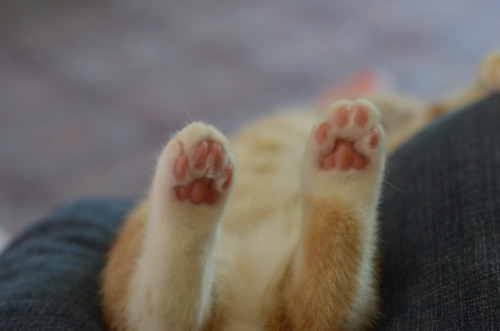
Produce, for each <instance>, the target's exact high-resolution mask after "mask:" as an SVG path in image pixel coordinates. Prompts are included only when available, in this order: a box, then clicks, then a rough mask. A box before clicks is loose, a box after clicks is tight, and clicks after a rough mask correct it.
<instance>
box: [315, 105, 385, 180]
mask: <svg viewBox="0 0 500 331" xmlns="http://www.w3.org/2000/svg"><path fill="white" fill-rule="evenodd" d="M379 117H380V115H379V113H378V110H377V109H376V108H375V107H374V106H373V105H371V104H370V103H368V102H364V101H358V102H355V103H349V102H339V103H337V104H335V105H334V106H332V109H331V111H330V113H329V114H328V117H327V119H326V121H324V122H322V123H321V124H320V125H319V126H318V128H317V129H316V142H317V143H318V145H319V148H320V155H319V164H320V165H321V167H322V168H323V169H324V170H330V169H334V168H335V169H338V170H343V171H346V170H349V169H354V170H362V169H363V168H365V166H366V164H367V162H368V161H369V157H370V156H371V154H372V153H373V152H374V150H375V149H376V148H377V146H378V143H379V135H380V133H379V131H380V129H378V128H377V123H378V121H379Z"/></svg>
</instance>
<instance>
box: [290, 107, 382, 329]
mask: <svg viewBox="0 0 500 331" xmlns="http://www.w3.org/2000/svg"><path fill="white" fill-rule="evenodd" d="M379 121H380V112H379V110H378V109H377V107H376V106H375V105H374V104H373V103H371V102H369V101H366V100H358V101H355V102H349V101H340V102H337V103H335V104H333V106H332V107H331V108H330V110H329V111H328V112H327V118H326V120H325V121H323V122H321V123H320V124H319V125H318V126H316V127H315V128H314V129H313V131H312V133H311V135H310V137H309V140H308V142H307V146H306V152H305V158H304V162H303V168H302V194H303V213H304V215H303V229H302V233H301V238H300V245H299V247H298V250H297V253H296V255H295V256H294V258H295V259H294V260H293V261H292V263H291V265H290V267H289V268H290V269H289V273H288V274H289V276H288V277H289V279H288V280H284V281H285V282H288V285H286V287H285V288H286V289H285V294H284V298H285V300H284V302H285V305H286V306H287V308H286V310H287V311H286V315H287V320H288V321H289V324H290V325H289V328H291V329H294V330H340V329H341V330H344V329H359V328H360V327H361V326H363V325H365V324H367V323H368V322H369V320H370V319H371V318H372V317H373V314H374V310H375V309H376V306H377V295H376V291H375V289H374V275H373V273H374V271H373V269H374V266H373V254H374V249H375V239H374V237H375V230H376V229H375V216H376V208H377V203H378V199H379V192H380V186H381V180H382V176H383V170H384V154H385V151H384V149H385V147H384V145H385V138H384V131H383V129H382V127H381V126H380V125H379Z"/></svg>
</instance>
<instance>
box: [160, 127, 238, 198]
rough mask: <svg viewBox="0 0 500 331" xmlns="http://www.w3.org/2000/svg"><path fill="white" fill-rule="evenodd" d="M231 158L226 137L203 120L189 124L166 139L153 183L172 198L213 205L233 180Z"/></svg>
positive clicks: (233, 162) (232, 159)
mask: <svg viewBox="0 0 500 331" xmlns="http://www.w3.org/2000/svg"><path fill="white" fill-rule="evenodd" d="M234 164H235V161H234V157H233V155H232V154H231V151H230V149H229V144H228V141H227V139H226V137H225V136H224V135H223V134H221V133H220V132H219V131H218V130H217V129H215V128H214V127H212V126H210V125H206V124H203V123H199V122H196V123H192V124H190V125H188V126H187V127H186V128H184V129H183V130H181V131H180V132H179V133H177V135H176V136H175V137H174V138H172V139H171V140H170V142H169V143H168V145H167V147H166V148H165V150H164V151H163V153H162V155H161V158H160V164H159V167H158V170H157V171H158V172H159V174H157V178H155V183H154V185H155V186H158V185H159V186H163V187H165V188H166V189H167V190H168V191H167V192H164V193H165V194H166V195H167V196H170V197H171V198H172V199H173V202H175V201H187V202H190V203H192V204H195V205H202V204H208V205H211V204H214V203H216V202H218V201H219V200H220V198H221V196H222V195H226V193H227V191H228V189H229V188H230V186H231V184H232V182H233V173H234Z"/></svg>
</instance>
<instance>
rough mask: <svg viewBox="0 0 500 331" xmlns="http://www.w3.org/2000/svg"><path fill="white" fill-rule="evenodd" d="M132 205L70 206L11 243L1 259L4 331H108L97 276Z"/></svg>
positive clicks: (100, 202)
mask: <svg viewBox="0 0 500 331" xmlns="http://www.w3.org/2000/svg"><path fill="white" fill-rule="evenodd" d="M131 206H132V204H131V202H129V201H124V200H106V199H99V200H82V201H77V202H73V203H69V204H67V205H64V206H62V207H61V208H59V209H57V210H56V211H54V212H53V213H52V214H51V215H50V216H48V217H47V218H46V219H44V220H42V221H41V222H40V223H38V224H37V225H36V226H34V227H33V228H31V229H30V230H28V231H27V232H26V233H25V234H24V235H22V236H21V237H20V238H18V239H17V240H16V241H15V242H14V243H12V245H11V246H10V247H9V248H8V249H7V251H5V252H4V254H2V256H1V257H0V330H2V331H3V330H16V331H17V330H104V325H103V324H102V322H101V313H100V308H99V298H98V294H97V293H98V276H99V273H100V271H101V269H102V267H103V264H104V259H105V255H106V252H107V250H108V249H109V246H110V244H111V242H112V239H113V238H114V236H115V235H116V230H117V228H118V227H119V224H120V223H121V221H122V219H123V218H124V215H125V214H126V213H127V211H128V210H129V209H130V208H131Z"/></svg>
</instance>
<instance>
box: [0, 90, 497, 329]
mask: <svg viewBox="0 0 500 331" xmlns="http://www.w3.org/2000/svg"><path fill="white" fill-rule="evenodd" d="M499 127H500V95H496V96H493V97H491V98H489V99H487V100H485V101H483V102H481V103H479V104H478V105H475V106H474V107H471V108H470V109H467V110H465V111H460V112H458V113H456V114H451V115H447V116H446V117H445V118H442V119H440V120H439V121H437V122H435V123H434V124H433V125H431V127H429V128H428V129H426V130H425V131H424V132H422V133H421V134H419V135H418V136H417V137H415V138H414V139H412V140H411V141H410V142H409V143H408V144H406V145H405V146H403V147H402V148H401V149H400V150H398V151H397V152H396V153H395V154H394V155H393V156H392V157H391V158H390V160H389V162H388V171H387V177H386V181H385V185H384V193H383V202H382V205H381V208H380V218H379V219H380V235H381V239H380V246H381V253H382V263H381V268H382V274H381V287H382V304H381V305H382V316H381V319H380V322H379V326H378V329H381V330H385V329H387V330H415V329H422V330H427V329H436V330H445V329H453V330H457V329H467V330H472V329H476V330H479V329H481V330H485V329H486V330H488V329H491V330H496V329H500V317H499V311H500V299H499V295H500V263H499V262H500V256H499V254H500V252H499V249H498V247H500V130H499ZM131 207H132V202H130V201H124V200H105V199H100V200H82V201H78V202H74V203H70V204H67V205H65V206H63V207H62V208H60V209H58V210H56V211H55V212H54V213H53V214H51V215H50V216H48V217H47V218H46V219H45V220H42V221H41V222H40V223H38V224H37V225H36V226H35V227H33V228H32V229H31V230H29V231H27V232H26V233H25V234H24V235H23V236H21V237H20V238H18V239H17V240H16V241H15V242H14V243H13V244H12V245H11V246H10V247H9V248H8V249H7V251H6V252H5V253H4V254H3V255H2V256H1V257H0V329H1V330H33V329H44V330H48V329H51V330H60V329H61V330H62V329H64V330H68V329H75V330H81V329H92V330H99V329H103V328H104V327H103V324H102V321H101V314H100V310H99V296H98V279H99V273H100V270H101V269H102V266H103V264H104V259H105V255H106V252H107V250H108V248H109V246H110V244H111V242H112V239H113V238H114V236H115V234H116V231H117V229H118V227H119V225H120V224H121V222H122V220H123V218H124V216H125V214H126V213H127V211H129V210H130V208H131Z"/></svg>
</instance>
